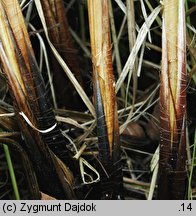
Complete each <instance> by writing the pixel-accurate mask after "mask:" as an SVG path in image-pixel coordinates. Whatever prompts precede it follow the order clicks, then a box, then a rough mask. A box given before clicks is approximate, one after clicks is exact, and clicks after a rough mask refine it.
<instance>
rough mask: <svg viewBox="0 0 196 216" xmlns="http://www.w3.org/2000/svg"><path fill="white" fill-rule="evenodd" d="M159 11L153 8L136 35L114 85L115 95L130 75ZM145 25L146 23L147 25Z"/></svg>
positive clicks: (159, 7)
mask: <svg viewBox="0 0 196 216" xmlns="http://www.w3.org/2000/svg"><path fill="white" fill-rule="evenodd" d="M160 10H161V6H158V7H157V8H155V9H154V11H153V12H152V13H151V14H150V15H149V17H148V18H147V20H146V22H145V23H144V24H143V25H142V27H141V29H140V31H139V33H138V36H137V39H136V42H135V45H134V47H133V49H132V51H131V53H130V55H129V57H128V59H127V62H126V64H125V66H124V68H123V70H122V73H121V75H120V77H119V79H118V81H117V83H116V93H117V92H118V91H119V89H120V88H121V85H122V83H123V82H124V80H125V78H126V76H127V74H128V73H129V72H130V73H132V71H133V67H134V63H135V59H136V56H137V54H138V51H139V49H140V47H141V46H142V44H143V42H144V39H145V38H146V35H147V34H148V31H149V27H150V26H151V25H152V23H153V22H154V20H155V18H156V17H157V15H158V13H159V12H160ZM146 23H148V25H147V24H146Z"/></svg>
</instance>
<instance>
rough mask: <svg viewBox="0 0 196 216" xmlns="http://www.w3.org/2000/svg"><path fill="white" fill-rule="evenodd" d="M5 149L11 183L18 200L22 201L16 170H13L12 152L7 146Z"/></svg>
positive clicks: (4, 146)
mask: <svg viewBox="0 0 196 216" xmlns="http://www.w3.org/2000/svg"><path fill="white" fill-rule="evenodd" d="M3 149H4V152H5V157H6V161H7V165H8V170H9V173H10V178H11V182H12V186H13V191H14V195H15V198H16V200H20V194H19V191H18V185H17V181H16V177H15V173H14V168H13V164H12V159H11V156H10V151H9V148H8V146H7V145H5V144H4V145H3Z"/></svg>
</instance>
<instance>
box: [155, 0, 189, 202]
mask: <svg viewBox="0 0 196 216" xmlns="http://www.w3.org/2000/svg"><path fill="white" fill-rule="evenodd" d="M163 4H164V10H163V33H162V73H161V88H160V138H161V139H160V161H159V174H160V176H159V190H158V196H159V199H184V198H185V192H186V181H187V170H186V54H185V52H186V46H185V41H186V38H185V35H186V29H185V14H184V1H183V0H173V1H170V0H164V1H163Z"/></svg>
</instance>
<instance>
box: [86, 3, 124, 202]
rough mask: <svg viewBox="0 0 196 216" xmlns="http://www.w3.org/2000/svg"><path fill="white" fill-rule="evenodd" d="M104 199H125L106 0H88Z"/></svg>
mask: <svg viewBox="0 0 196 216" xmlns="http://www.w3.org/2000/svg"><path fill="white" fill-rule="evenodd" d="M88 12H89V25H90V39H91V52H92V62H93V84H94V101H95V108H96V116H97V135H98V144H99V160H100V162H101V163H102V167H103V169H102V171H101V187H102V197H101V198H102V199H119V198H122V197H121V196H122V173H121V164H120V151H119V146H120V144H119V127H118V116H117V106H116V97H115V89H114V87H115V82H114V75H113V68H112V53H111V42H110V27H109V11H108V1H107V0H102V1H100V0H88Z"/></svg>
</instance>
